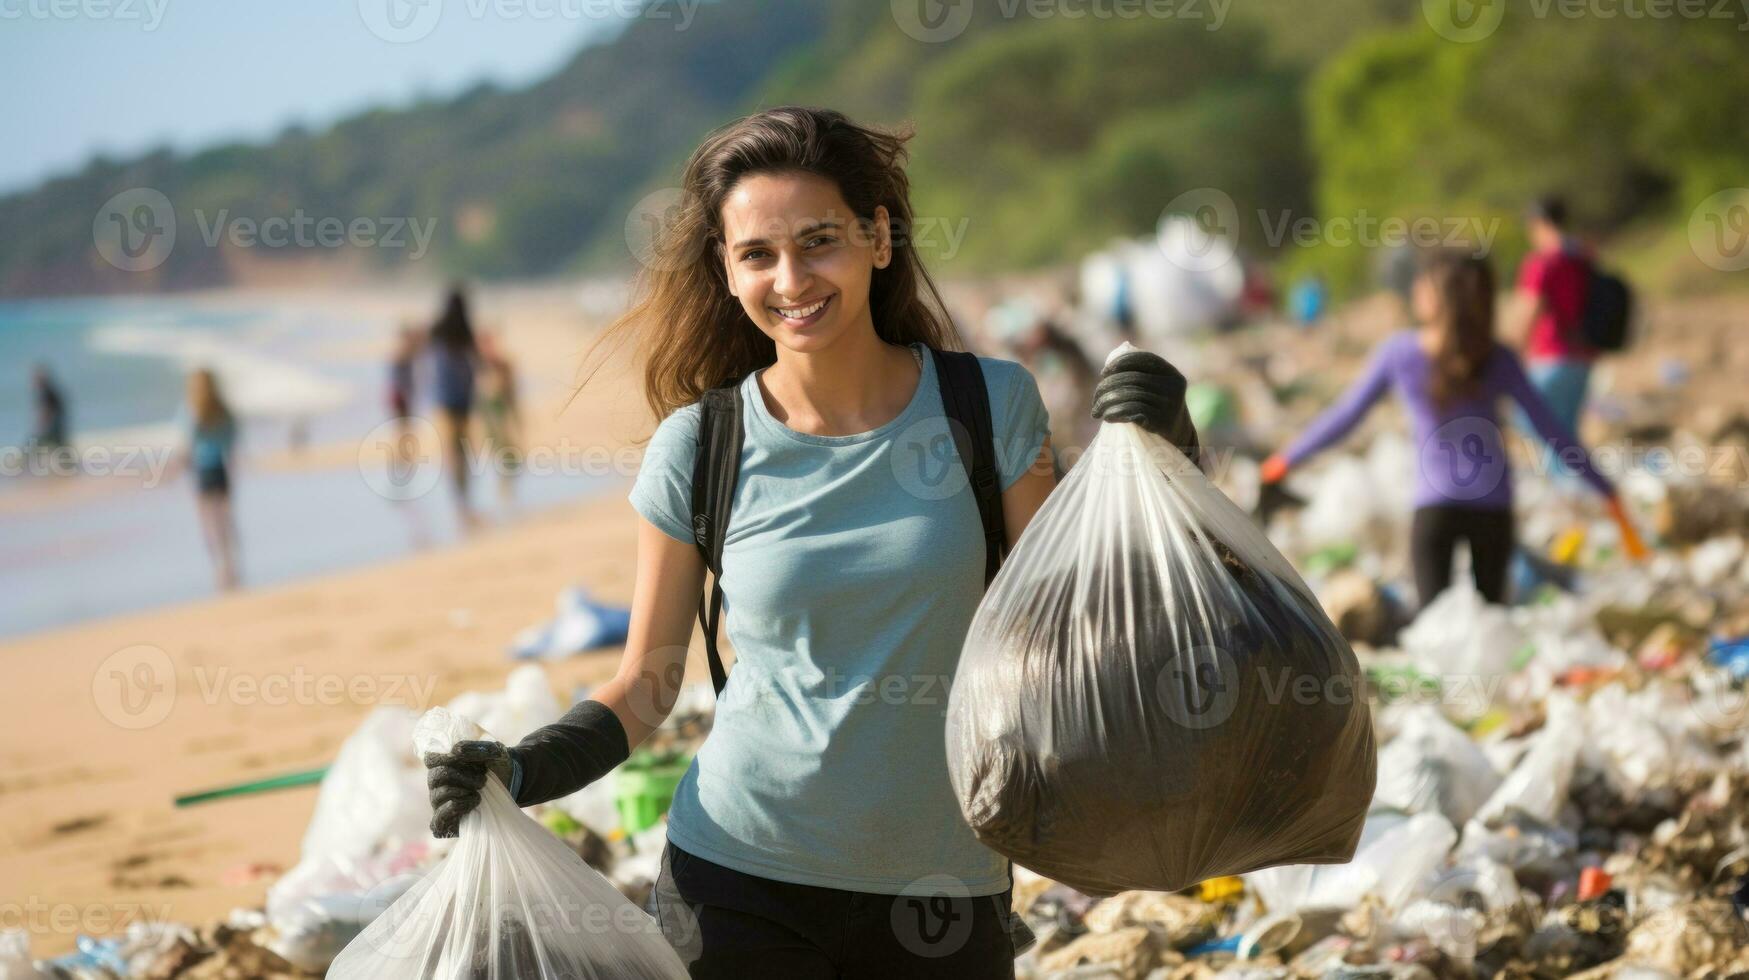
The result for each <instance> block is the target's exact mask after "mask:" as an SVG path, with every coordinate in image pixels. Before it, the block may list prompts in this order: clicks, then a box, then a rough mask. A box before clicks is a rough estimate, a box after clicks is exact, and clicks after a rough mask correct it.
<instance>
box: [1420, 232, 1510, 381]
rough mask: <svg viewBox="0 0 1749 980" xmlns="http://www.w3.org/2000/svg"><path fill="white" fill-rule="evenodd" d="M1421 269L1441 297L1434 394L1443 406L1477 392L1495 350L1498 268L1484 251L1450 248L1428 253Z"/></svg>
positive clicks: (1435, 357) (1434, 362)
mask: <svg viewBox="0 0 1749 980" xmlns="http://www.w3.org/2000/svg"><path fill="white" fill-rule="evenodd" d="M1421 274H1422V275H1424V276H1426V277H1428V279H1429V280H1430V281H1431V282H1432V283H1433V288H1434V291H1435V292H1436V293H1437V294H1438V296H1439V309H1440V312H1439V315H1438V317H1437V318H1436V320H1435V322H1434V326H1435V328H1437V330H1438V331H1439V342H1438V343H1437V344H1436V345H1435V347H1434V354H1433V370H1432V374H1431V376H1430V377H1429V378H1428V379H1427V390H1428V393H1429V394H1431V395H1432V396H1433V400H1434V401H1435V402H1436V403H1438V404H1440V405H1449V404H1451V403H1452V402H1454V401H1457V400H1459V399H1462V398H1466V397H1469V396H1471V395H1474V394H1475V393H1476V390H1477V388H1478V387H1479V386H1480V384H1481V381H1482V372H1483V371H1485V370H1486V369H1487V367H1488V359H1489V358H1490V357H1491V356H1492V355H1493V353H1494V267H1493V266H1492V265H1491V264H1489V262H1488V260H1487V259H1486V258H1484V257H1482V256H1478V255H1474V254H1471V253H1468V252H1463V251H1457V250H1452V249H1444V250H1438V251H1433V252H1429V253H1428V254H1427V255H1426V256H1424V257H1423V259H1422V263H1421Z"/></svg>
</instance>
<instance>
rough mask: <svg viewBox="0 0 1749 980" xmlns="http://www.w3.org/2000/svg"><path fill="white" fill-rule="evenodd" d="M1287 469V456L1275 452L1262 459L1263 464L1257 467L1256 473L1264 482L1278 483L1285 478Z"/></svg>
mask: <svg viewBox="0 0 1749 980" xmlns="http://www.w3.org/2000/svg"><path fill="white" fill-rule="evenodd" d="M1287 470H1288V462H1287V457H1286V456H1283V455H1282V454H1281V453H1276V454H1275V455H1273V456H1271V457H1269V458H1268V459H1266V460H1264V461H1263V466H1262V467H1260V468H1259V469H1258V471H1257V475H1258V476H1259V477H1261V478H1262V480H1263V482H1264V483H1280V482H1281V481H1282V480H1284V479H1286V478H1287Z"/></svg>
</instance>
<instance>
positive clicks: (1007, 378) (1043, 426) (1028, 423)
mask: <svg viewBox="0 0 1749 980" xmlns="http://www.w3.org/2000/svg"><path fill="white" fill-rule="evenodd" d="M980 360H981V361H982V362H983V367H984V378H985V382H984V383H985V386H986V387H987V388H988V389H989V393H990V422H991V427H992V428H993V429H994V430H995V435H996V470H997V473H998V474H999V475H1000V477H1001V483H1002V489H1004V490H1006V489H1008V488H1009V487H1010V486H1012V485H1013V484H1014V482H1015V481H1016V480H1019V479H1020V478H1021V476H1022V475H1023V474H1025V473H1026V471H1027V468H1028V467H1030V466H1031V465H1032V464H1033V461H1034V460H1036V459H1038V451H1039V448H1040V447H1041V446H1043V445H1044V443H1045V437H1046V436H1048V435H1050V433H1051V418H1050V413H1049V412H1048V411H1046V409H1045V401H1044V398H1042V397H1041V396H1040V395H1039V391H1038V380H1037V379H1035V378H1034V377H1033V376H1032V372H1031V371H1028V370H1027V369H1026V368H1025V366H1023V365H1021V364H1018V363H1016V362H1014V361H1004V360H998V359H995V358H980Z"/></svg>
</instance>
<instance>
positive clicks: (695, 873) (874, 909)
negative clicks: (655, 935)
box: [650, 844, 1014, 980]
mask: <svg viewBox="0 0 1749 980" xmlns="http://www.w3.org/2000/svg"><path fill="white" fill-rule="evenodd" d="M1009 901H1010V897H1009V895H1008V894H1007V893H1003V894H1001V895H982V896H977V897H963V896H962V897H950V896H948V895H940V894H937V895H932V896H923V897H909V896H904V895H877V894H872V893H867V892H852V891H842V890H840V889H836V888H819V887H816V886H813V885H796V884H791V883H789V882H783V881H773V880H771V879H769V878H761V877H758V876H756V875H750V874H744V873H742V872H740V871H735V870H732V869H729V868H725V867H723V866H722V865H720V864H716V863H714V862H711V861H707V860H705V859H704V858H701V857H699V856H697V855H694V854H688V853H687V852H685V851H683V850H681V849H680V848H678V847H675V846H674V845H673V844H669V845H668V846H667V848H665V849H664V850H663V852H662V870H661V873H660V874H659V875H658V876H657V878H656V887H655V891H654V893H653V894H652V895H651V896H650V902H651V905H652V906H653V907H652V909H651V911H653V912H654V913H655V915H656V918H657V920H658V921H659V922H660V923H661V925H662V934H663V935H664V936H666V937H667V938H668V942H669V943H670V944H671V945H673V947H674V948H675V949H676V950H677V951H679V953H680V958H681V959H682V960H685V961H686V965H687V969H688V970H689V971H690V973H691V975H692V976H693V977H695V978H715V977H733V978H737V980H738V978H741V977H785V978H791V977H794V978H801V980H807V978H814V977H820V978H827V977H831V978H838V977H843V978H854V977H870V978H880V980H886V978H889V977H943V978H948V977H951V978H954V980H962V978H963V980H981V978H986V977H989V978H1011V977H1013V976H1014V948H1013V945H1012V944H1011V943H1010V942H1009V939H1008V933H1007V930H1006V928H1005V912H1006V910H1007V909H1008V907H1009Z"/></svg>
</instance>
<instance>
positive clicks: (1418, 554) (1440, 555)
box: [1409, 507, 1512, 606]
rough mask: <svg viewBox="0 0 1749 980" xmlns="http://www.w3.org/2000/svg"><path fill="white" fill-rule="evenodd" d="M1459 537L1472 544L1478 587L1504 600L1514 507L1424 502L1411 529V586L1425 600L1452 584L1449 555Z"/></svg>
mask: <svg viewBox="0 0 1749 980" xmlns="http://www.w3.org/2000/svg"><path fill="white" fill-rule="evenodd" d="M1459 541H1467V542H1469V545H1470V569H1471V571H1472V573H1473V574H1474V575H1475V578H1476V591H1477V592H1480V593H1481V594H1482V598H1484V599H1486V600H1488V601H1489V602H1492V603H1495V604H1497V605H1503V604H1505V602H1506V598H1507V597H1506V572H1507V566H1508V564H1509V563H1510V562H1511V560H1512V511H1511V510H1477V509H1473V508H1468V507H1422V508H1421V509H1419V510H1417V511H1415V523H1414V526H1413V527H1412V528H1411V529H1410V532H1409V553H1410V557H1411V559H1412V560H1413V562H1414V565H1415V591H1416V592H1418V593H1419V594H1420V596H1421V605H1422V606H1426V605H1427V604H1428V603H1430V602H1432V601H1433V599H1434V597H1435V596H1437V595H1439V594H1440V593H1441V592H1444V591H1445V589H1446V586H1448V585H1450V584H1451V559H1452V554H1453V552H1454V551H1456V549H1457V543H1458V542H1459Z"/></svg>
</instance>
